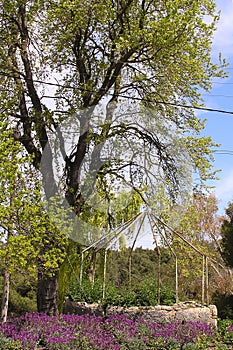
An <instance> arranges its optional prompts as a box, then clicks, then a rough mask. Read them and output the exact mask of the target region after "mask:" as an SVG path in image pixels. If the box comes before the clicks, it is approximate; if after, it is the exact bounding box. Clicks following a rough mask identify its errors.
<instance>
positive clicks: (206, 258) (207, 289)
mask: <svg viewBox="0 0 233 350" xmlns="http://www.w3.org/2000/svg"><path fill="white" fill-rule="evenodd" d="M205 262H206V266H205V273H206V303H207V305H209V266H208V256H206V257H205Z"/></svg>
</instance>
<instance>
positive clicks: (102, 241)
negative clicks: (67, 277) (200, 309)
mask: <svg viewBox="0 0 233 350" xmlns="http://www.w3.org/2000/svg"><path fill="white" fill-rule="evenodd" d="M146 219H147V222H148V223H149V228H150V231H151V233H152V236H153V243H154V244H155V246H156V251H157V254H158V276H157V287H158V304H160V298H161V250H160V246H159V241H158V238H159V237H160V238H162V239H163V240H164V241H165V243H166V244H167V246H168V247H169V250H170V251H171V254H172V256H173V258H174V260H175V292H176V293H175V295H176V302H178V301H179V278H178V277H179V276H178V259H177V255H176V253H175V251H174V249H173V248H172V247H171V245H170V243H169V239H168V238H167V235H166V231H167V232H168V231H169V232H170V234H172V235H173V236H176V237H178V238H179V239H180V240H181V241H183V242H184V243H185V244H186V245H187V246H189V247H190V248H191V249H192V250H193V251H195V252H196V253H197V254H198V255H199V256H200V258H201V261H202V282H201V285H202V288H201V290H202V293H201V295H202V296H201V299H202V300H201V303H202V304H205V303H206V304H207V305H208V304H209V278H208V274H209V272H208V270H209V268H208V265H209V260H212V261H213V259H211V258H209V257H208V256H207V255H206V254H205V253H203V252H202V251H201V250H200V249H198V248H197V247H195V246H194V245H193V244H192V243H190V242H189V241H188V240H187V239H185V238H184V237H183V236H182V234H181V233H179V232H177V231H176V230H174V229H173V228H171V227H170V226H169V225H167V224H166V223H165V222H164V221H163V220H161V219H160V218H159V217H158V216H156V215H155V214H154V213H153V210H152V209H150V208H146V209H145V210H143V211H141V212H140V213H138V214H137V215H136V216H135V217H133V218H132V219H131V220H129V221H128V222H126V223H124V224H122V225H120V226H119V227H117V228H116V229H111V230H109V231H108V232H103V234H102V236H101V237H100V238H99V239H98V240H96V241H95V242H94V243H92V244H91V245H89V246H87V247H86V248H84V249H83V251H82V254H81V264H80V275H79V283H80V287H82V279H83V263H84V254H85V252H87V251H90V250H93V251H94V252H95V253H98V252H100V251H104V266H103V284H102V300H104V299H105V285H106V269H107V252H108V250H109V249H112V248H115V249H119V239H120V237H121V236H122V235H124V236H125V238H126V240H127V241H128V243H129V247H130V254H129V257H128V279H129V286H131V255H132V252H133V249H134V248H135V245H136V242H137V240H138V239H139V237H141V236H143V225H144V223H145V221H146ZM162 227H163V229H162ZM157 237H158V238H157ZM93 283H94V278H93Z"/></svg>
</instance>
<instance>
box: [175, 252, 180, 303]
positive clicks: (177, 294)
mask: <svg viewBox="0 0 233 350" xmlns="http://www.w3.org/2000/svg"><path fill="white" fill-rule="evenodd" d="M178 302H179V282H178V260H177V256H176V303H178Z"/></svg>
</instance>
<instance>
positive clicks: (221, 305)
mask: <svg viewBox="0 0 233 350" xmlns="http://www.w3.org/2000/svg"><path fill="white" fill-rule="evenodd" d="M213 303H214V304H215V305H216V306H217V309H218V316H219V318H221V319H232V320H233V295H225V294H219V293H218V294H215V295H214V296H213Z"/></svg>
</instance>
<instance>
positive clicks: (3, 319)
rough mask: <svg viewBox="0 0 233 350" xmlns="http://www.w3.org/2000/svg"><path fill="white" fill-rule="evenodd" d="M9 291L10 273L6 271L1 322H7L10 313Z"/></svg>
mask: <svg viewBox="0 0 233 350" xmlns="http://www.w3.org/2000/svg"><path fill="white" fill-rule="evenodd" d="M9 293H10V273H9V272H8V271H7V270H5V271H4V285H3V295H2V308H1V322H2V323H5V322H6V320H7V314H8V304H9Z"/></svg>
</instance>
